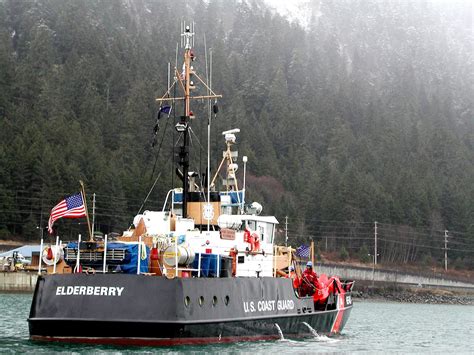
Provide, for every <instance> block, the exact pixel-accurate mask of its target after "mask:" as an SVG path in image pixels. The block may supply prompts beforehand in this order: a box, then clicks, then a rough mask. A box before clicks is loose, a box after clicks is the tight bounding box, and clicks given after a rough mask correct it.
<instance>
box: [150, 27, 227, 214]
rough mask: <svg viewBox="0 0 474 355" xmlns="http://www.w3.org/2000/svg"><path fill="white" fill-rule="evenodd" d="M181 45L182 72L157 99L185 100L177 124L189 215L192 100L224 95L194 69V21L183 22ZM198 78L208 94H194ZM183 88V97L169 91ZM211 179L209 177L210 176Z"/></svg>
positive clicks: (184, 205)
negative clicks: (181, 136) (189, 22)
mask: <svg viewBox="0 0 474 355" xmlns="http://www.w3.org/2000/svg"><path fill="white" fill-rule="evenodd" d="M181 47H182V48H184V63H183V69H182V71H181V72H179V71H178V68H177V67H176V68H175V80H174V82H173V84H172V85H171V86H169V85H168V90H167V92H166V93H165V94H164V95H163V96H162V97H161V98H157V99H156V101H157V102H159V103H162V102H171V103H174V102H176V101H183V104H184V112H183V113H184V114H183V116H180V121H179V122H178V123H177V124H176V126H175V129H176V131H178V132H180V133H182V134H183V141H182V142H183V143H182V145H181V146H180V147H179V148H178V156H179V161H178V164H179V165H180V166H181V168H182V181H183V217H184V218H186V217H187V204H188V203H187V202H188V192H189V122H190V120H191V119H193V118H194V114H193V113H192V111H191V100H192V99H212V98H214V99H217V98H219V97H222V95H216V94H215V93H214V92H213V91H212V89H211V88H210V87H209V86H208V85H207V84H206V83H205V82H204V81H203V80H202V79H201V78H200V77H199V76H198V75H197V73H196V72H195V71H194V69H193V67H192V66H191V63H192V62H193V61H194V52H193V47H194V22H192V23H191V24H190V25H186V23H185V22H183V23H182V24H181ZM193 78H196V79H197V80H198V81H199V82H200V83H201V84H203V86H204V87H205V88H206V89H207V95H197V96H192V95H191V91H192V89H193V88H194V84H193V82H192V79H193ZM175 85H176V86H178V87H180V88H181V90H182V92H183V95H182V96H181V97H169V96H168V95H169V93H170V92H171V89H172V88H173V87H174V86H175ZM208 179H209V177H208Z"/></svg>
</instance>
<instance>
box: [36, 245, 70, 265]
mask: <svg viewBox="0 0 474 355" xmlns="http://www.w3.org/2000/svg"><path fill="white" fill-rule="evenodd" d="M55 257H56V260H55ZM63 257H64V250H63V248H61V246H58V247H57V246H56V245H51V246H49V247H45V248H44V249H43V251H42V253H41V259H42V260H43V262H44V263H45V264H46V265H49V266H52V265H54V264H55V261H56V263H58V262H59V261H61V260H62V259H63Z"/></svg>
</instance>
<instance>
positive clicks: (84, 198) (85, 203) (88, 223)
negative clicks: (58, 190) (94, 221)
mask: <svg viewBox="0 0 474 355" xmlns="http://www.w3.org/2000/svg"><path fill="white" fill-rule="evenodd" d="M79 183H80V184H81V195H82V202H83V203H84V208H85V210H86V218H87V229H88V231H89V242H92V241H93V239H92V229H91V222H90V220H89V211H88V210H87V202H86V189H85V188H84V183H83V182H82V180H79Z"/></svg>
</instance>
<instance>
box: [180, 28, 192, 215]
mask: <svg viewBox="0 0 474 355" xmlns="http://www.w3.org/2000/svg"><path fill="white" fill-rule="evenodd" d="M192 27H193V28H192V31H191V27H190V26H185V29H184V33H183V34H182V35H181V36H182V37H183V39H184V116H181V123H182V124H183V125H184V132H183V145H182V150H181V152H180V165H181V166H182V167H183V217H184V218H186V217H187V211H188V209H187V207H188V203H187V202H188V198H187V196H188V190H189V183H188V173H189V139H188V134H189V126H188V122H189V119H190V112H191V107H190V100H189V91H190V76H191V50H192V44H194V23H193V25H192Z"/></svg>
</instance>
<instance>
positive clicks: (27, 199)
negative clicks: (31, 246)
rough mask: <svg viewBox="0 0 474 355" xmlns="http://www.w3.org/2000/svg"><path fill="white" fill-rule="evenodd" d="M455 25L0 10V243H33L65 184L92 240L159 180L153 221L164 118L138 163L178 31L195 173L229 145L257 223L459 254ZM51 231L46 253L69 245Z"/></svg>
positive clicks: (466, 204)
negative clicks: (433, 234)
mask: <svg viewBox="0 0 474 355" xmlns="http://www.w3.org/2000/svg"><path fill="white" fill-rule="evenodd" d="M471 10H472V4H471V3H470V2H466V1H453V2H445V3H440V2H435V3H431V2H430V1H378V0H363V1H362V0H359V1H357V0H343V1H330V0H321V1H314V4H313V12H312V15H313V16H312V20H311V24H310V27H309V28H308V29H303V28H301V27H300V26H299V25H297V24H294V23H293V24H292V23H289V22H288V21H287V20H285V19H284V18H282V17H280V16H279V15H276V14H274V13H272V12H271V11H269V10H268V9H266V8H265V6H264V4H263V3H261V2H258V1H255V2H253V1H245V2H242V1H234V0H210V1H209V2H202V1H184V0H160V1H157V0H133V1H132V0H121V1H120V0H117V1H99V0H82V1H81V0H36V1H33V0H31V1H27V0H24V1H16V0H0V237H1V238H34V239H37V238H38V235H39V232H38V227H44V226H45V224H46V222H47V218H48V217H49V211H50V209H51V208H52V206H53V205H54V204H55V203H56V202H57V201H59V200H60V199H61V198H62V197H63V196H64V195H65V194H69V193H74V192H77V191H78V189H79V184H78V181H79V180H80V179H82V180H83V181H84V182H85V185H86V188H87V191H88V192H89V193H90V194H91V193H93V192H95V193H96V196H97V197H96V199H97V215H96V221H97V228H98V229H99V230H101V231H102V232H104V233H109V232H111V231H121V230H123V229H124V228H127V227H128V225H129V224H130V223H131V221H132V218H133V216H134V214H135V213H137V212H138V209H139V207H140V205H141V203H142V202H143V200H144V198H145V196H146V194H147V193H148V191H149V188H150V186H151V184H152V183H153V182H154V180H155V179H156V178H157V176H158V175H159V174H161V175H160V177H159V179H158V183H157V187H156V189H155V190H154V192H153V194H152V195H151V197H150V200H149V202H148V203H147V204H146V206H145V208H146V209H153V208H155V209H156V208H160V207H161V205H162V203H163V200H164V197H165V194H166V192H167V191H168V189H169V188H170V187H171V184H172V183H173V182H174V183H176V182H177V178H176V177H174V167H173V164H172V158H171V155H172V143H173V141H174V140H175V139H176V136H174V137H173V131H174V130H173V129H172V128H173V126H174V124H173V122H169V121H172V119H173V116H171V117H170V118H168V122H165V123H162V124H161V130H160V132H159V134H158V142H161V139H162V137H164V138H163V143H162V145H160V144H157V145H155V147H152V146H151V144H150V143H151V139H152V131H153V126H154V123H155V115H156V111H157V104H156V102H155V98H156V97H158V96H161V95H162V94H163V93H164V91H166V81H167V65H168V62H171V63H172V67H173V66H174V63H175V51H176V43H177V41H179V29H180V21H181V20H183V19H184V20H188V21H189V20H194V21H195V22H196V33H197V35H196V46H197V48H196V54H197V56H198V60H197V61H196V70H198V71H200V72H201V73H203V74H204V75H203V76H205V60H204V58H205V53H204V36H205V38H206V45H207V48H208V49H209V48H211V49H212V53H213V63H214V65H213V88H214V90H215V91H216V92H218V93H221V94H222V95H223V99H221V100H220V101H219V106H220V112H219V114H218V116H217V118H216V119H215V120H213V123H212V131H213V134H214V136H215V137H216V138H215V139H214V140H213V141H212V147H213V159H212V167H213V168H215V167H216V166H217V163H218V159H219V157H220V156H221V153H220V151H221V150H222V148H223V141H222V138H221V135H220V132H221V131H223V130H226V129H230V128H234V127H239V128H240V129H241V131H242V133H241V134H240V136H239V137H238V139H239V143H240V144H239V152H240V155H241V156H242V155H247V156H248V157H249V163H248V167H247V168H248V174H249V176H248V178H247V182H248V191H249V194H250V197H251V198H252V199H254V200H257V201H259V202H261V203H262V204H263V205H264V212H265V213H266V214H275V215H277V217H279V219H280V221H282V220H284V216H289V217H290V219H291V220H292V221H293V228H294V229H295V233H296V230H298V234H295V235H299V236H301V238H300V239H304V235H305V230H306V231H308V230H312V226H315V225H317V223H319V222H320V221H346V222H350V221H356V222H367V223H373V222H374V221H378V222H380V223H387V224H390V225H404V226H409V227H410V228H413V229H414V230H416V228H424V230H427V229H429V230H436V231H440V230H444V229H448V230H452V231H456V232H457V233H459V235H461V236H463V239H462V240H463V242H462V243H463V244H462V245H461V244H460V246H459V248H460V249H464V250H474V110H473V97H474V86H473V85H474V74H473V73H474V70H473V67H474V55H473V41H474V38H473V19H472V11H471ZM204 108H205V103H199V104H198V107H197V108H196V110H195V112H196V116H197V118H196V120H195V121H194V122H193V125H194V132H195V135H196V137H195V139H193V143H194V145H195V147H196V149H198V153H195V154H194V155H193V156H192V158H193V159H194V164H193V166H192V167H191V168H192V169H195V170H196V171H204V169H205V168H206V167H205V164H206V163H205V161H206V158H205V156H204V154H205V153H204V152H203V151H201V152H199V148H200V147H201V146H203V147H205V146H206V144H205V140H206V138H205V137H206V136H205V132H206V128H205V127H206V126H205V125H206V122H207V121H206V120H207V117H206V115H205V109H204ZM160 146H161V148H160ZM155 163H156V164H155ZM89 198H90V196H89ZM82 223H84V222H82ZM58 225H59V228H60V233H61V234H62V235H63V236H64V237H66V236H73V235H74V233H76V232H77V231H78V230H79V229H81V228H83V226H78V225H77V222H71V221H67V222H63V221H61V222H58ZM61 228H62V229H61ZM462 257H463V258H465V259H466V258H472V253H471V254H463V255H462Z"/></svg>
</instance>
